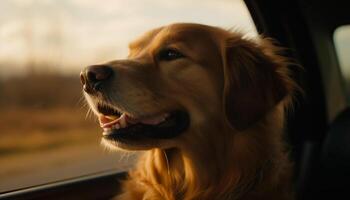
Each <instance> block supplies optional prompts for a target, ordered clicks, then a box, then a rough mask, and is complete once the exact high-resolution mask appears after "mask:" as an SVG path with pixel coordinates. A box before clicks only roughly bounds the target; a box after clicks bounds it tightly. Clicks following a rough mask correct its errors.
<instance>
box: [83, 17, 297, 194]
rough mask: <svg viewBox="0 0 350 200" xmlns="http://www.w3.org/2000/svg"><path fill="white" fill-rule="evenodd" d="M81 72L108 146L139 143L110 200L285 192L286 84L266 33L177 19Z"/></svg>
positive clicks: (282, 62)
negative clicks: (124, 54) (134, 161)
mask: <svg viewBox="0 0 350 200" xmlns="http://www.w3.org/2000/svg"><path fill="white" fill-rule="evenodd" d="M129 48H130V53H129V56H128V58H127V59H124V60H114V61H111V62H107V63H105V64H101V65H93V66H89V67H87V68H85V69H84V70H83V71H82V72H81V81H82V84H83V89H84V95H85V96H86V99H87V101H88V103H89V104H90V106H91V108H92V110H93V111H94V113H95V114H96V115H97V116H98V118H99V122H100V125H101V127H102V128H103V136H102V138H103V141H102V143H104V144H105V145H107V146H108V147H110V148H115V149H119V148H121V149H124V150H144V151H145V152H144V155H143V156H142V157H141V158H140V159H139V162H138V165H137V166H136V167H135V169H134V170H132V171H131V172H129V176H128V178H127V180H125V181H124V182H123V183H122V186H123V192H122V193H121V194H120V195H119V196H117V197H115V198H116V199H118V200H129V199H131V200H132V199H136V200H138V199H140V200H163V199H166V200H190V199H191V200H192V199H198V200H215V199H217V200H258V199H259V200H287V199H293V192H292V188H291V185H292V183H291V174H292V173H291V170H292V167H291V166H292V165H291V162H290V161H289V158H288V153H287V151H286V147H285V146H286V145H285V144H284V142H283V131H284V130H283V129H284V125H285V112H286V109H287V108H288V107H289V106H290V104H291V99H292V95H293V93H294V90H295V88H296V84H295V83H294V82H293V81H292V80H291V78H290V76H289V73H288V66H287V65H288V64H289V63H288V61H287V59H285V58H284V57H282V56H281V55H280V52H279V51H280V48H278V47H276V46H275V45H273V42H271V40H270V39H266V38H260V39H254V40H253V39H247V38H246V37H244V36H243V35H242V34H240V33H236V32H232V31H227V30H224V29H221V28H217V27H212V26H207V25H200V24H190V23H178V24H171V25H168V26H163V27H160V28H156V29H154V30H151V31H149V32H147V33H145V34H144V35H143V36H142V37H140V38H139V39H137V40H135V41H134V42H132V43H131V44H130V45H129Z"/></svg>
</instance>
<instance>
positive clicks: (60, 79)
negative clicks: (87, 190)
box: [0, 0, 256, 192]
mask: <svg viewBox="0 0 350 200" xmlns="http://www.w3.org/2000/svg"><path fill="white" fill-rule="evenodd" d="M173 22H195V23H204V24H208V25H214V26H220V27H223V28H227V29H230V28H234V29H237V30H240V31H242V32H245V33H247V34H248V35H256V30H255V27H254V24H253V22H252V19H251V17H250V15H249V12H248V10H247V8H246V7H245V5H244V2H243V0H232V1H228V0H209V1H203V0H194V1H184V0H180V1H163V0H152V1H151V0H145V1H139V0H128V1H125V0H106V1H99V0H64V1H63V0H62V1H57V0H1V1H0V112H1V114H0V131H1V132H0V192H4V191H10V190H15V189H19V188H24V187H29V186H34V185H39V184H45V183H49V182H53V181H58V180H63V179H68V178H73V177H77V176H82V175H87V174H91V173H97V172H103V171H108V170H121V171H124V170H127V169H128V168H129V167H131V166H132V164H133V163H134V161H135V154H134V153H126V152H109V151H108V150H105V149H104V148H103V147H102V146H101V145H100V139H101V130H100V128H99V126H98V123H97V121H96V118H95V117H94V116H92V115H91V113H88V112H87V110H88V109H87V106H86V104H85V103H84V100H83V99H82V92H81V85H80V83H79V72H80V70H81V69H82V68H83V67H85V66H87V65H91V64H97V63H101V62H105V61H110V60H113V59H118V58H124V57H125V56H126V55H127V53H128V43H129V42H130V41H132V40H133V39H135V38H136V37H137V36H139V35H141V34H142V33H143V32H145V31H147V30H149V29H151V28H155V27H158V26H161V25H165V24H169V23H173Z"/></svg>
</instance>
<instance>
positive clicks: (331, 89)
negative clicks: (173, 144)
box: [0, 0, 350, 199]
mask: <svg viewBox="0 0 350 200" xmlns="http://www.w3.org/2000/svg"><path fill="white" fill-rule="evenodd" d="M244 1H245V3H246V5H247V7H248V9H249V11H250V13H251V15H252V18H253V20H254V23H255V25H256V27H257V30H258V32H259V33H260V34H263V35H264V36H268V37H271V38H274V39H276V40H277V41H278V43H279V44H280V45H281V46H283V47H285V48H286V49H287V50H286V52H285V53H286V56H288V57H290V58H292V59H293V60H295V62H296V63H298V64H300V66H301V67H295V68H293V69H291V70H292V71H293V75H294V78H295V79H296V80H297V82H298V83H299V85H300V87H301V88H302V90H303V92H300V93H298V94H296V99H297V101H296V104H295V105H294V109H293V111H292V112H290V113H289V114H288V118H289V119H288V125H287V130H286V132H287V141H288V143H289V146H290V149H291V155H292V159H293V160H294V166H295V178H294V181H295V194H296V199H338V198H339V199H340V198H342V199H348V198H350V193H349V191H348V182H349V179H350V145H349V144H350V107H349V103H350V102H349V101H348V98H347V96H346V95H347V94H346V90H345V86H344V82H343V77H342V74H341V71H340V66H339V61H338V58H337V53H336V48H335V45H334V41H333V34H334V31H335V29H336V28H338V27H340V26H343V25H347V24H350V14H349V13H350V12H349V8H350V7H349V4H348V1H346V0H338V1H317V0H286V1H278V0H265V1H260V0H244ZM125 177H126V172H122V173H120V172H117V171H111V172H107V173H102V174H101V173H97V174H94V175H89V176H83V177H79V178H75V179H69V180H64V181H59V182H55V183H50V184H45V185H40V186H35V187H29V188H25V189H21V190H16V191H11V192H6V193H2V194H0V199H109V198H111V197H113V196H114V195H115V194H117V193H118V188H119V186H120V185H119V182H120V180H123V179H124V178H125Z"/></svg>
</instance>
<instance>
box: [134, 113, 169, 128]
mask: <svg viewBox="0 0 350 200" xmlns="http://www.w3.org/2000/svg"><path fill="white" fill-rule="evenodd" d="M167 117H168V114H162V115H158V116H155V117H150V118H146V119H142V120H141V121H140V122H141V123H143V124H149V125H157V124H159V123H160V122H162V121H164V120H165V118H167Z"/></svg>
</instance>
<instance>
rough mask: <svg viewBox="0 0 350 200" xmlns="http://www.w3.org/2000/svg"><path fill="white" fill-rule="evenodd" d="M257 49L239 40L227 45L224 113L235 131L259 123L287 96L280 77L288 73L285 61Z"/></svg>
mask: <svg viewBox="0 0 350 200" xmlns="http://www.w3.org/2000/svg"><path fill="white" fill-rule="evenodd" d="M265 42H267V41H265ZM260 45H261V44H260ZM260 45H258V44H256V43H254V42H252V41H249V40H245V39H242V38H241V37H233V38H230V39H229V40H228V41H226V47H225V50H224V51H225V53H224V62H223V63H224V79H225V80H224V110H225V112H226V117H227V119H228V121H229V122H230V124H231V125H232V126H233V127H234V128H236V129H237V130H244V129H246V128H248V127H249V126H251V125H253V124H254V123H256V122H257V121H259V120H260V119H261V118H262V117H264V116H265V114H266V113H267V112H268V111H270V110H271V109H272V108H273V107H274V106H275V105H276V104H278V103H279V102H280V101H281V100H282V99H283V98H284V97H285V96H286V95H287V94H288V93H289V91H288V86H287V84H288V83H287V82H286V81H285V80H284V78H285V77H283V75H282V74H281V73H280V72H281V71H283V70H284V71H287V66H286V64H284V61H283V60H284V59H283V58H282V57H281V56H278V55H273V54H269V53H266V52H264V50H263V48H262V47H261V46H260ZM271 47H272V48H273V46H272V45H271ZM281 68H285V69H281ZM286 76H287V75H286Z"/></svg>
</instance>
